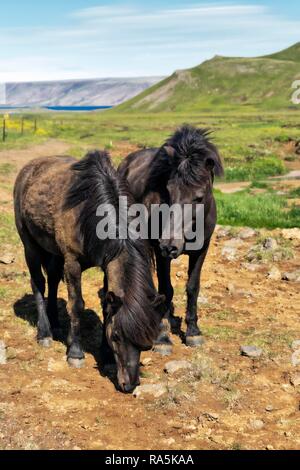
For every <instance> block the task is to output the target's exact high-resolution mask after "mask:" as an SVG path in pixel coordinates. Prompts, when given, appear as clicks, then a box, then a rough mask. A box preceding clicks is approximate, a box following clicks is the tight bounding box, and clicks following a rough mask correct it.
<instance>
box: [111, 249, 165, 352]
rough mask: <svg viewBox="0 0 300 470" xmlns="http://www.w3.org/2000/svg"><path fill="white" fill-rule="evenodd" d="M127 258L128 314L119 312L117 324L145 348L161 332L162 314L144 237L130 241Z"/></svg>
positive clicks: (126, 291) (137, 343) (126, 299)
mask: <svg viewBox="0 0 300 470" xmlns="http://www.w3.org/2000/svg"><path fill="white" fill-rule="evenodd" d="M126 250H127V253H128V260H127V262H126V263H125V264H124V271H123V275H124V279H125V286H124V288H125V297H124V299H123V305H124V308H125V311H126V314H120V313H117V314H116V320H115V321H116V324H118V325H119V327H120V329H121V331H122V332H123V334H124V336H125V337H126V338H128V339H129V340H130V341H131V342H132V343H134V344H136V345H137V346H141V347H142V348H143V347H145V346H148V347H149V345H152V343H153V341H154V340H155V339H156V338H157V336H158V333H159V324H160V321H161V315H160V314H159V312H158V309H157V308H155V305H154V301H155V298H156V295H157V292H156V290H155V287H154V284H153V280H152V274H151V267H152V266H151V254H150V252H149V249H148V245H146V244H145V242H144V241H143V240H135V241H131V240H129V241H127V243H126Z"/></svg>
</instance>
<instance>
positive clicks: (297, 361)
mask: <svg viewBox="0 0 300 470" xmlns="http://www.w3.org/2000/svg"><path fill="white" fill-rule="evenodd" d="M291 363H292V364H293V366H294V367H296V366H299V365H300V349H297V350H296V351H295V352H293V354H292V357H291Z"/></svg>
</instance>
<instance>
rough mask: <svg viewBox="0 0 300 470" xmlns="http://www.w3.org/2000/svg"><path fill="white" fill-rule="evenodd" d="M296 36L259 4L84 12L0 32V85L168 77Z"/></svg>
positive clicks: (292, 25)
mask: <svg viewBox="0 0 300 470" xmlns="http://www.w3.org/2000/svg"><path fill="white" fill-rule="evenodd" d="M299 31H300V21H298V20H296V19H295V20H293V19H285V18H281V17H278V16H275V15H274V14H273V13H272V11H271V10H269V9H268V8H266V7H265V6H263V5H246V4H233V3H230V4H224V3H223V4H207V5H201V6H195V5H193V6H185V7H183V8H175V7H174V8H161V7H160V8H159V7H157V8H156V9H152V10H149V7H148V9H147V8H145V7H144V8H140V7H117V6H109V5H107V6H99V7H93V8H85V9H82V10H79V11H75V12H73V13H72V14H71V15H70V17H69V26H65V27H52V28H50V27H47V28H43V27H42V26H41V27H39V28H27V27H23V28H10V29H9V28H6V29H2V30H1V29H0V41H1V44H5V48H1V49H0V60H1V64H2V67H1V68H0V80H2V81H4V80H9V81H15V80H18V81H20V80H24V79H26V80H42V79H55V78H56V79H64V78H84V77H87V78H88V77H105V76H135V75H147V74H148V75H161V74H169V73H171V72H173V70H175V69H179V68H186V67H192V66H195V65H197V64H199V63H200V62H201V61H203V60H206V59H208V58H210V57H212V56H213V55H215V54H222V55H240V56H241V55H248V56H249V55H253V56H254V55H260V54H266V53H270V52H272V51H275V50H277V49H280V48H283V47H287V46H288V45H290V44H292V43H293V42H296V41H298V40H299ZM4 65H5V67H4Z"/></svg>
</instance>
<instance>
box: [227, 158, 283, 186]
mask: <svg viewBox="0 0 300 470" xmlns="http://www.w3.org/2000/svg"><path fill="white" fill-rule="evenodd" d="M285 171H286V170H285V166H284V164H283V162H282V160H280V159H279V158H278V157H277V156H275V155H273V156H269V157H263V158H261V157H260V158H257V159H255V160H254V161H252V162H249V163H240V164H239V163H238V162H237V164H236V166H233V167H231V166H227V167H225V179H226V181H251V180H253V179H263V178H266V177H268V176H276V175H282V174H283V173H285Z"/></svg>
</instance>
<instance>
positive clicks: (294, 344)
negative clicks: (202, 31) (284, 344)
mask: <svg viewBox="0 0 300 470" xmlns="http://www.w3.org/2000/svg"><path fill="white" fill-rule="evenodd" d="M297 349H300V339H295V341H293V342H292V350H293V351H296V350H297Z"/></svg>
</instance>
